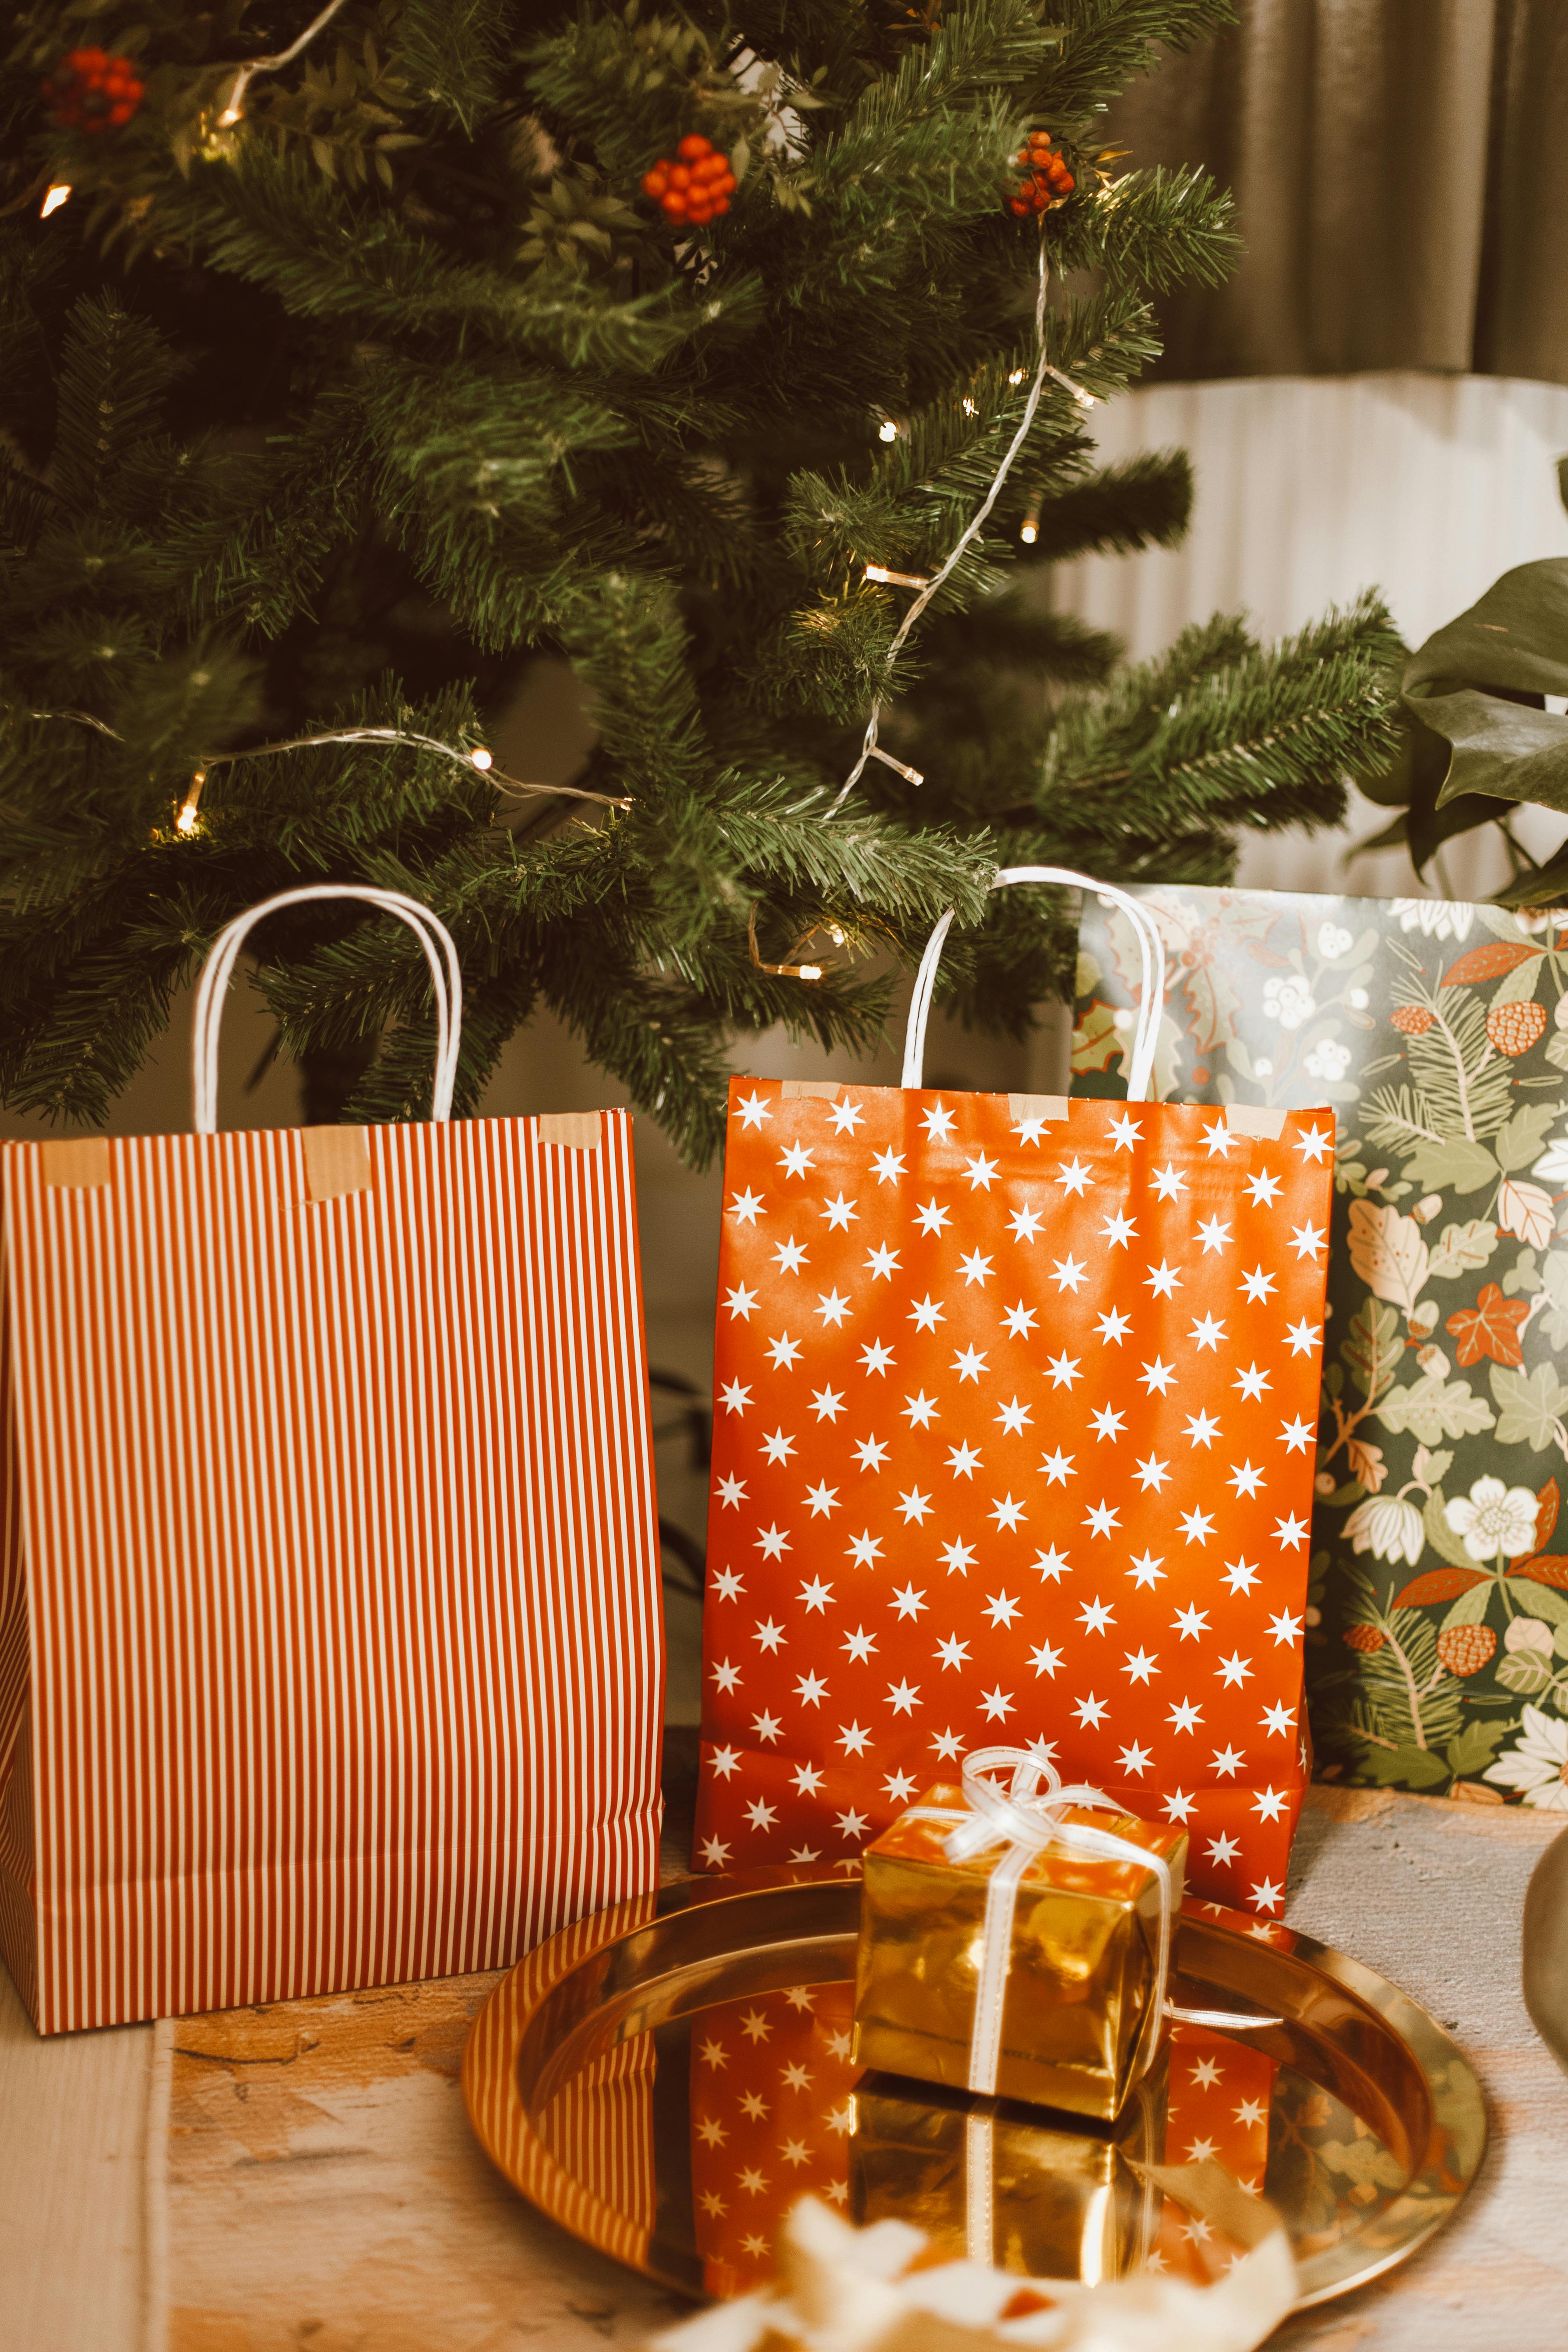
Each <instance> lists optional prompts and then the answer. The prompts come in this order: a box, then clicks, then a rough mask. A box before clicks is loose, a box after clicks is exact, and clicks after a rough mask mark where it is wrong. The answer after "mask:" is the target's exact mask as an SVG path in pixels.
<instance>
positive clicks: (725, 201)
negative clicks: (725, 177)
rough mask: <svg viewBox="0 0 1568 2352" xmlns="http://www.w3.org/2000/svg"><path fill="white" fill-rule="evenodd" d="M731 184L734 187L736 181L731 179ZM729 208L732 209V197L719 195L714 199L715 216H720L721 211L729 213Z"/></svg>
mask: <svg viewBox="0 0 1568 2352" xmlns="http://www.w3.org/2000/svg"><path fill="white" fill-rule="evenodd" d="M733 185H734V182H733V181H731V187H733ZM729 209H730V199H729V197H728V196H719V197H716V198H715V200H714V205H713V212H714V216H715V218H717V216H718V215H719V214H720V213H727V212H728V211H729Z"/></svg>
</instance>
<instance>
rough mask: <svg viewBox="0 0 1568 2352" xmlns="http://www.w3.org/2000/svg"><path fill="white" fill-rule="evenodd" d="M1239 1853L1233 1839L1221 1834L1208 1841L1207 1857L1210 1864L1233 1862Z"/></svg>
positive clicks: (1238, 1848)
mask: <svg viewBox="0 0 1568 2352" xmlns="http://www.w3.org/2000/svg"><path fill="white" fill-rule="evenodd" d="M1240 1851H1241V1849H1240V1847H1239V1846H1238V1845H1237V1842H1236V1840H1235V1839H1234V1838H1229V1837H1226V1836H1224V1835H1223V1834H1222V1835H1221V1836H1219V1837H1216V1838H1211V1840H1210V1841H1209V1849H1208V1855H1209V1860H1210V1861H1211V1862H1217V1863H1220V1864H1225V1863H1228V1862H1234V1861H1235V1860H1236V1857H1237V1854H1238V1853H1239V1852H1240Z"/></svg>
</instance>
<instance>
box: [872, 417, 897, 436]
mask: <svg viewBox="0 0 1568 2352" xmlns="http://www.w3.org/2000/svg"><path fill="white" fill-rule="evenodd" d="M877 437H878V439H879V440H881V441H896V440H897V439H898V437H899V428H898V426H897V425H895V424H894V422H893V420H892V418H891V417H890V416H884V417H883V419H882V422H881V424H880V425H879V426H878V428H877Z"/></svg>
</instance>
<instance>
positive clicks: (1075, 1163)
mask: <svg viewBox="0 0 1568 2352" xmlns="http://www.w3.org/2000/svg"><path fill="white" fill-rule="evenodd" d="M1057 1164H1058V1167H1059V1168H1060V1170H1061V1174H1060V1175H1059V1176H1058V1178H1057V1182H1058V1184H1059V1185H1060V1186H1061V1188H1062V1191H1063V1192H1066V1193H1069V1194H1072V1195H1074V1196H1075V1197H1076V1196H1077V1195H1078V1194H1080V1193H1082V1192H1087V1191H1088V1189H1089V1170H1088V1169H1087V1168H1086V1167H1085V1166H1084V1164H1083V1162H1082V1160H1079V1159H1077V1158H1075V1159H1073V1160H1070V1161H1068V1160H1058V1163H1057Z"/></svg>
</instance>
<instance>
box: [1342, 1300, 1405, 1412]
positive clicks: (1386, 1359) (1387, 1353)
mask: <svg viewBox="0 0 1568 2352" xmlns="http://www.w3.org/2000/svg"><path fill="white" fill-rule="evenodd" d="M1340 1353H1341V1355H1342V1357H1343V1358H1344V1360H1345V1363H1346V1365H1347V1366H1348V1368H1349V1370H1350V1376H1351V1378H1352V1381H1354V1382H1355V1384H1356V1386H1357V1388H1358V1389H1360V1391H1361V1392H1362V1394H1363V1397H1365V1398H1366V1400H1367V1402H1368V1403H1369V1404H1375V1403H1376V1402H1377V1400H1378V1398H1379V1397H1380V1396H1381V1395H1382V1394H1383V1392H1384V1389H1386V1388H1387V1387H1388V1385H1389V1383H1390V1382H1391V1381H1392V1380H1393V1378H1394V1373H1395V1372H1396V1371H1397V1370H1399V1363H1400V1359H1401V1357H1402V1356H1403V1355H1404V1353H1405V1343H1404V1341H1403V1340H1402V1339H1400V1336H1399V1318H1398V1316H1397V1315H1396V1314H1395V1313H1394V1309H1393V1307H1381V1306H1379V1304H1378V1302H1377V1300H1376V1299H1375V1298H1363V1300H1362V1303H1361V1305H1360V1306H1359V1307H1357V1308H1356V1311H1355V1313H1354V1315H1353V1316H1352V1318H1351V1328H1350V1337H1349V1338H1348V1339H1343V1340H1342V1341H1341V1343H1340Z"/></svg>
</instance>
